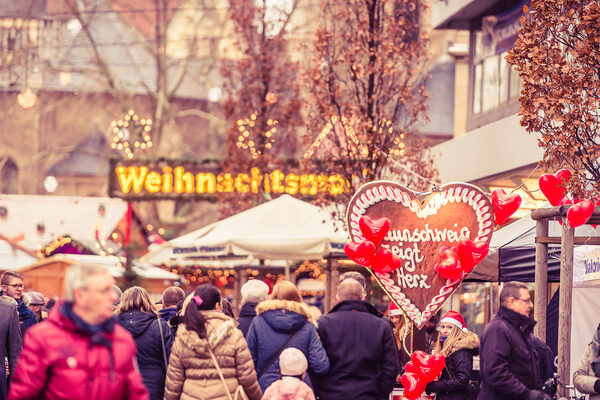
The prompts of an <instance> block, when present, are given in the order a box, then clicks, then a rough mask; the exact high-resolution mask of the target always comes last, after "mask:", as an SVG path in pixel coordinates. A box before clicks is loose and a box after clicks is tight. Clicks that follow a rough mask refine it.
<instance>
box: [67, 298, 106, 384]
mask: <svg viewBox="0 0 600 400" xmlns="http://www.w3.org/2000/svg"><path fill="white" fill-rule="evenodd" d="M60 312H61V314H63V315H64V316H65V317H66V318H67V319H68V320H69V321H71V322H72V323H73V324H74V325H75V326H76V327H77V328H78V329H79V330H80V331H82V332H84V333H87V334H89V335H90V346H89V347H92V346H94V345H98V346H103V347H106V348H107V349H108V354H109V356H110V376H111V380H114V376H115V359H114V356H113V352H112V341H111V340H110V339H109V338H108V336H107V334H109V333H112V332H113V331H114V329H115V319H114V318H109V319H107V320H106V321H104V322H103V323H101V324H96V325H91V324H88V323H87V322H85V321H84V320H83V319H82V318H81V317H80V316H79V315H77V314H75V312H74V311H73V303H71V302H66V301H65V302H64V303H63V305H62V307H61V309H60Z"/></svg>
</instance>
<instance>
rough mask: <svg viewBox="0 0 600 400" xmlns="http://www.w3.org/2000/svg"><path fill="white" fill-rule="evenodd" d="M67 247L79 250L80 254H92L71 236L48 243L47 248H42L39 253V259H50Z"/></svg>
mask: <svg viewBox="0 0 600 400" xmlns="http://www.w3.org/2000/svg"><path fill="white" fill-rule="evenodd" d="M67 245H68V246H70V247H73V248H75V249H77V251H78V252H79V253H80V254H90V253H91V252H90V251H89V250H88V249H87V248H85V247H84V246H82V245H81V244H79V243H78V242H77V241H75V240H73V239H72V238H71V237H70V236H61V237H59V238H57V239H55V240H53V241H52V242H50V243H48V244H47V245H46V246H40V247H39V249H38V251H37V255H38V256H39V257H50V256H52V255H54V254H57V253H59V251H58V250H59V249H61V248H62V247H64V246H67Z"/></svg>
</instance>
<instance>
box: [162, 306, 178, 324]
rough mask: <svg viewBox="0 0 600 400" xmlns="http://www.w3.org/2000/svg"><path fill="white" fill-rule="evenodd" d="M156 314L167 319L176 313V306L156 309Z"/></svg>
mask: <svg viewBox="0 0 600 400" xmlns="http://www.w3.org/2000/svg"><path fill="white" fill-rule="evenodd" d="M158 315H160V317H161V318H163V319H164V320H166V321H168V320H170V319H171V318H172V317H174V316H176V315H177V307H168V308H163V309H160V310H158Z"/></svg>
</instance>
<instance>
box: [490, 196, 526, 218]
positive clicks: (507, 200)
mask: <svg viewBox="0 0 600 400" xmlns="http://www.w3.org/2000/svg"><path fill="white" fill-rule="evenodd" d="M522 202H523V198H522V197H521V196H519V194H518V193H513V194H506V192H505V191H504V189H496V190H494V191H493V192H492V205H493V206H494V222H496V225H502V224H503V223H505V222H506V220H507V219H509V218H510V216H511V215H513V214H514V213H515V212H516V211H517V210H518V209H519V207H521V203H522Z"/></svg>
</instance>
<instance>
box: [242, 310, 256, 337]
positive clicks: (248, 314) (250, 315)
mask: <svg viewBox="0 0 600 400" xmlns="http://www.w3.org/2000/svg"><path fill="white" fill-rule="evenodd" d="M257 305H258V303H254V302H250V303H245V304H244V305H243V306H242V309H241V310H240V315H239V317H238V320H237V322H238V324H239V325H238V328H240V330H241V331H242V333H243V334H244V337H245V336H246V335H247V334H248V329H250V324H251V323H252V321H253V320H254V317H256V306H257Z"/></svg>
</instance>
